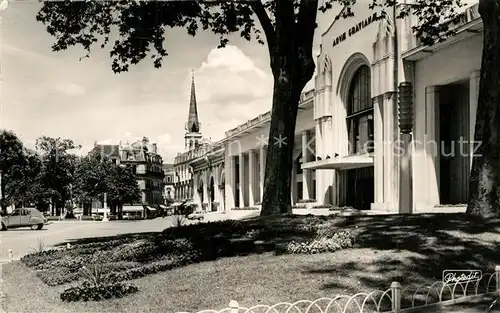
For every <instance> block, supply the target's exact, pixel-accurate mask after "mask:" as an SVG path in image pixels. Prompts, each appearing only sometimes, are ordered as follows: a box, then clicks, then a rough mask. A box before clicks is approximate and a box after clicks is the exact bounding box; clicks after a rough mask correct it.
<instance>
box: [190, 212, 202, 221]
mask: <svg viewBox="0 0 500 313" xmlns="http://www.w3.org/2000/svg"><path fill="white" fill-rule="evenodd" d="M187 218H188V219H189V220H197V221H203V218H204V216H203V212H193V213H191V214H188V215H187Z"/></svg>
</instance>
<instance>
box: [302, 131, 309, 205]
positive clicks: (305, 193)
mask: <svg viewBox="0 0 500 313" xmlns="http://www.w3.org/2000/svg"><path fill="white" fill-rule="evenodd" d="M308 133H309V131H307V130H305V131H303V132H302V164H305V163H307V162H308V159H309V153H310V152H309V146H308V142H309V135H308ZM310 178H311V170H302V200H308V199H309V183H310Z"/></svg>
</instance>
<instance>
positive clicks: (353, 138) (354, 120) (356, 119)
mask: <svg viewBox="0 0 500 313" xmlns="http://www.w3.org/2000/svg"><path fill="white" fill-rule="evenodd" d="M370 83H371V77H370V68H369V67H368V66H367V65H362V66H361V67H360V68H359V69H358V70H357V71H356V73H355V74H354V77H353V78H352V81H351V85H350V87H349V94H348V98H347V128H348V130H349V142H350V144H351V147H350V151H349V153H351V154H354V153H367V152H372V150H373V102H372V97H371V92H370V88H371V87H370Z"/></svg>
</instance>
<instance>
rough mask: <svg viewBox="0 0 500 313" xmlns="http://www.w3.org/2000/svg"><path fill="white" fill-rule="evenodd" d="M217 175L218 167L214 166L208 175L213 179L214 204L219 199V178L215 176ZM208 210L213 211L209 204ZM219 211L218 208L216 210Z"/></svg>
mask: <svg viewBox="0 0 500 313" xmlns="http://www.w3.org/2000/svg"><path fill="white" fill-rule="evenodd" d="M218 173H219V166H218V165H217V166H215V167H214V168H212V170H211V173H210V175H212V176H213V178H214V191H213V192H214V202H219V197H220V189H219V176H218V175H217V174H218ZM210 210H213V208H212V204H210ZM217 210H219V208H217Z"/></svg>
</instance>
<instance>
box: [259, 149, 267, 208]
mask: <svg viewBox="0 0 500 313" xmlns="http://www.w3.org/2000/svg"><path fill="white" fill-rule="evenodd" d="M259 167H260V169H259V175H260V186H259V187H260V203H261V204H262V199H263V198H264V178H265V174H266V146H265V145H262V146H260V151H259Z"/></svg>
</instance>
